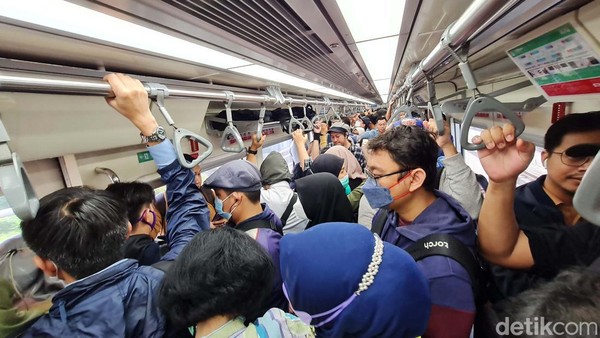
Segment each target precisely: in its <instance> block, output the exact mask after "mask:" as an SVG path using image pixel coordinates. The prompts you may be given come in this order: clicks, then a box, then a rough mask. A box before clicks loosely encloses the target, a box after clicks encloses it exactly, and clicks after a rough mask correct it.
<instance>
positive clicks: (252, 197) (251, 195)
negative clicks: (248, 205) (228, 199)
mask: <svg viewBox="0 0 600 338" xmlns="http://www.w3.org/2000/svg"><path fill="white" fill-rule="evenodd" d="M223 190H224V191H225V193H226V194H227V195H230V194H231V193H232V192H235V191H236V190H227V189H223ZM240 192H241V193H242V194H244V196H246V197H247V198H248V200H249V201H250V202H252V203H254V204H256V203H260V190H257V191H240Z"/></svg>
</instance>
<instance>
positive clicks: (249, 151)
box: [246, 147, 258, 155]
mask: <svg viewBox="0 0 600 338" xmlns="http://www.w3.org/2000/svg"><path fill="white" fill-rule="evenodd" d="M246 153H248V154H252V155H256V154H258V150H252V149H250V147H248V148H246Z"/></svg>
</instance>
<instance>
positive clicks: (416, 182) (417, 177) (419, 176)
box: [407, 168, 427, 192]
mask: <svg viewBox="0 0 600 338" xmlns="http://www.w3.org/2000/svg"><path fill="white" fill-rule="evenodd" d="M409 175H411V176H412V180H411V181H410V185H409V186H408V190H409V191H410V192H415V191H416V190H417V189H419V188H420V187H422V186H423V183H425V179H426V178H427V173H425V170H423V169H421V168H417V169H413V170H412V171H411V172H410V174H409ZM408 179H409V178H407V180H408Z"/></svg>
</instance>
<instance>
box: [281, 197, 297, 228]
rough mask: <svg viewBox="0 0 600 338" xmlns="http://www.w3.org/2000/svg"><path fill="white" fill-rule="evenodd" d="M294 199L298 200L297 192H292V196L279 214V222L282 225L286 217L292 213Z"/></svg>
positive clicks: (285, 221)
mask: <svg viewBox="0 0 600 338" xmlns="http://www.w3.org/2000/svg"><path fill="white" fill-rule="evenodd" d="M296 201H298V194H297V193H294V194H293V195H292V198H291V199H290V203H288V205H287V208H285V211H284V212H283V215H281V224H282V225H283V226H285V224H286V223H287V220H288V218H289V217H290V215H291V213H292V210H294V204H296Z"/></svg>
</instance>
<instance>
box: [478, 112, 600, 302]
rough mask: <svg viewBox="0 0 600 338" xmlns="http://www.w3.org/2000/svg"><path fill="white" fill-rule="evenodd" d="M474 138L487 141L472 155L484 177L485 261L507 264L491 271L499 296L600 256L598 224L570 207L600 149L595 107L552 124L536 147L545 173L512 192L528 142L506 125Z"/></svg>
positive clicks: (527, 158) (529, 154)
mask: <svg viewBox="0 0 600 338" xmlns="http://www.w3.org/2000/svg"><path fill="white" fill-rule="evenodd" d="M474 142H475V143H483V144H485V145H486V148H484V149H482V150H479V151H478V152H479V158H480V160H481V164H482V166H483V168H484V169H485V171H486V173H487V174H488V177H489V180H490V183H489V186H488V190H487V193H486V198H485V200H484V202H483V206H482V208H481V213H480V216H479V243H480V248H481V252H482V254H483V255H484V257H485V258H486V259H487V260H489V261H490V262H492V263H494V264H497V265H499V266H502V267H504V268H507V269H500V268H496V269H495V271H494V275H495V279H496V282H497V285H498V287H499V288H500V290H501V291H502V292H503V295H504V296H512V295H516V294H518V293H520V292H522V291H524V290H526V289H528V288H530V287H532V286H533V285H534V284H535V283H537V282H539V281H543V280H549V279H551V278H553V277H554V276H556V274H557V273H558V272H559V271H561V270H562V269H565V268H567V267H570V266H587V265H589V264H590V263H591V262H593V261H594V259H596V258H597V257H598V256H599V255H600V249H598V248H600V228H599V227H597V226H595V225H592V224H591V223H590V222H588V221H587V220H585V219H582V218H581V217H580V216H579V214H578V213H577V211H576V210H575V208H574V207H573V196H574V194H575V192H576V191H577V188H578V187H579V184H580V182H581V179H582V177H583V174H584V173H585V172H586V170H587V169H588V167H589V165H590V163H591V161H592V159H593V158H594V157H595V156H596V154H597V153H598V150H599V149H600V112H589V113H582V114H570V115H567V116H566V117H565V118H563V119H561V120H559V121H558V122H556V123H554V124H553V125H552V126H550V128H549V129H548V131H547V132H546V135H545V137H544V151H543V152H542V162H543V163H544V166H545V167H546V168H547V170H548V174H547V175H543V176H541V177H539V178H538V179H537V180H535V181H533V182H530V183H527V184H525V185H522V186H520V187H518V188H517V189H515V185H516V182H517V177H518V175H519V174H520V173H521V172H523V171H524V170H525V169H526V168H527V166H528V165H529V163H530V162H531V160H532V159H533V156H534V150H535V147H534V145H533V144H531V143H529V142H527V141H524V140H522V139H518V138H517V137H515V129H514V127H513V126H512V125H510V124H508V125H505V126H504V127H502V128H501V127H498V126H495V127H492V128H490V129H488V130H485V131H483V132H482V133H481V136H479V137H477V138H476V139H474ZM509 269H513V270H509ZM515 270H519V271H515Z"/></svg>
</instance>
